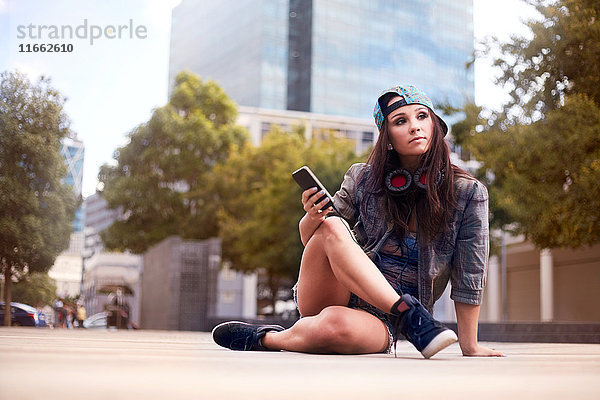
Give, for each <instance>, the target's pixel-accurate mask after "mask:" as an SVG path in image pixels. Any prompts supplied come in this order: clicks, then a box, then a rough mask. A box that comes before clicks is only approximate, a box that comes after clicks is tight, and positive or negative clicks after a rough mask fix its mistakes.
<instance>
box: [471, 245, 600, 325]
mask: <svg viewBox="0 0 600 400" xmlns="http://www.w3.org/2000/svg"><path fill="white" fill-rule="evenodd" d="M514 239H515V238H512V239H511V240H512V242H511V243H509V245H508V246H507V288H506V291H507V299H506V306H507V321H508V322H538V321H542V302H544V303H545V304H544V307H545V310H546V313H549V315H550V317H549V318H548V317H547V316H546V318H545V319H544V321H554V322H580V323H587V322H592V323H594V322H595V323H598V322H600V307H599V306H598V305H599V304H600V301H599V300H598V297H597V293H599V292H600V245H596V246H591V247H583V248H579V249H575V250H574V249H551V250H549V251H547V252H546V253H545V254H546V256H545V257H546V262H548V257H549V258H550V260H551V261H550V262H551V265H552V267H551V268H550V269H548V270H546V271H547V272H545V279H548V276H550V279H551V280H550V283H551V287H550V290H549V291H548V293H547V294H546V295H543V294H542V293H541V281H542V280H541V270H540V264H541V258H543V257H542V252H541V251H540V249H537V248H535V247H534V246H533V245H532V244H531V243H528V242H526V241H523V239H521V240H514ZM494 263H496V265H493V264H494ZM500 263H501V261H500V258H499V257H498V259H497V261H492V263H491V265H490V266H491V268H490V270H489V273H488V286H487V288H486V291H485V294H484V301H483V304H482V312H481V315H480V321H482V322H500V321H502V297H501V291H502V286H501V273H500ZM548 272H549V275H548ZM542 299H544V300H542Z"/></svg>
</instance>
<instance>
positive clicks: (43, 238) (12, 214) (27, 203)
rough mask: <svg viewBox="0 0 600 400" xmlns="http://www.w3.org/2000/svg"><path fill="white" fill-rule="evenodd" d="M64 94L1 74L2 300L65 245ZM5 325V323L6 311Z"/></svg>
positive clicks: (69, 216) (69, 208)
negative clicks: (62, 153)
mask: <svg viewBox="0 0 600 400" xmlns="http://www.w3.org/2000/svg"><path fill="white" fill-rule="evenodd" d="M64 101H65V100H64V98H63V97H62V95H61V94H60V93H59V92H58V91H56V90H55V89H54V88H52V87H51V85H50V80H49V79H47V78H44V77H42V78H40V79H39V81H38V82H36V83H35V84H32V83H31V82H30V81H29V80H28V79H27V78H26V77H25V76H24V75H22V74H20V73H9V72H3V73H2V74H1V75H0V263H1V267H2V270H3V274H4V282H5V290H4V301H5V303H6V304H9V303H10V301H11V283H12V282H13V281H18V280H20V279H22V278H23V277H24V276H25V275H26V274H27V273H33V272H46V271H48V269H49V268H50V267H51V266H52V265H53V263H54V260H55V258H56V256H57V255H58V254H59V253H60V252H61V251H62V250H64V249H65V248H66V247H67V246H68V243H69V235H70V233H71V230H72V226H71V223H72V220H73V216H74V212H75V207H76V199H75V195H74V193H73V189H72V188H71V187H70V186H68V185H67V184H65V183H63V182H62V179H63V178H64V177H66V174H67V167H66V164H65V161H64V158H63V157H62V156H61V154H60V145H61V140H62V139H63V138H65V137H66V136H67V135H68V134H69V121H68V119H67V116H66V114H65V113H64V111H63V105H64ZM4 324H5V325H10V315H9V313H6V315H5V319H4Z"/></svg>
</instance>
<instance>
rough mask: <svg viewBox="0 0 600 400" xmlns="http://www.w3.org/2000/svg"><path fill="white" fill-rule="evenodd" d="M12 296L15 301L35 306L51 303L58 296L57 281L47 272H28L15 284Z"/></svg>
mask: <svg viewBox="0 0 600 400" xmlns="http://www.w3.org/2000/svg"><path fill="white" fill-rule="evenodd" d="M12 297H13V299H14V301H17V302H19V303H25V304H29V305H32V306H34V307H40V306H44V305H51V304H52V302H53V301H54V299H55V298H56V282H55V281H54V279H52V278H50V277H49V276H48V274H47V273H45V272H34V273H31V274H27V276H26V277H25V278H24V279H22V280H21V281H20V282H19V283H17V284H15V286H14V288H13V291H12Z"/></svg>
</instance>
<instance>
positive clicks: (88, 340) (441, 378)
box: [0, 328, 600, 400]
mask: <svg viewBox="0 0 600 400" xmlns="http://www.w3.org/2000/svg"><path fill="white" fill-rule="evenodd" d="M486 344H487V345H489V346H491V347H495V348H497V349H501V350H502V351H503V352H505V353H506V354H507V355H508V356H507V357H504V358H467V357H462V356H461V354H460V349H459V348H458V345H453V346H451V347H449V348H448V349H446V350H444V351H442V352H440V353H439V354H437V355H436V356H434V357H433V358H432V359H431V360H425V359H423V358H422V357H421V356H420V354H419V353H418V352H417V351H416V350H415V349H414V348H412V346H411V345H410V344H409V343H407V342H398V358H394V356H393V355H384V354H377V355H361V356H333V355H311V354H297V353H288V352H246V353H244V352H234V351H229V350H226V349H222V348H220V347H218V346H217V345H215V344H214V343H213V342H212V340H211V338H210V334H208V333H200V332H166V331H143V330H141V331H93V330H83V329H81V330H59V329H55V330H50V329H35V328H0V399H1V400H5V399H6V400H9V399H10V400H21V399H22V400H30V399H43V400H53V399H57V400H58V399H61V400H63V399H145V400H146V399H161V400H162V399H173V400H174V399H226V400H231V399H244V400H246V399H261V400H268V399H308V400H316V399H324V398H330V399H343V400H348V399H371V398H385V399H388V398H389V399H392V398H393V399H461V400H464V399H470V398H476V399H507V398H508V399H511V400H514V399H546V400H547V399H561V400H565V399H599V398H600V345H598V344H545V343H486Z"/></svg>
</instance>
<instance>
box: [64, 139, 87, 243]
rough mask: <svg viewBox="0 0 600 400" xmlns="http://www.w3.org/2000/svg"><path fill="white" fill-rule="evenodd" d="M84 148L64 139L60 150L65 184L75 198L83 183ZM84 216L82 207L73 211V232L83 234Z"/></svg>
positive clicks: (79, 194)
mask: <svg viewBox="0 0 600 400" xmlns="http://www.w3.org/2000/svg"><path fill="white" fill-rule="evenodd" d="M84 150H85V147H84V145H83V142H82V141H80V140H77V139H75V138H69V137H67V138H64V139H63V141H62V145H61V148H60V154H61V155H62V156H63V157H64V158H65V161H66V163H67V168H68V171H69V172H68V174H67V177H66V178H65V183H67V184H69V185H71V186H72V187H73V191H74V192H75V195H76V196H77V197H81V185H82V183H83V156H84ZM83 220H84V215H83V209H82V207H79V208H78V209H77V210H76V211H75V218H74V219H73V232H74V233H77V232H83V224H84V221H83Z"/></svg>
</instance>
